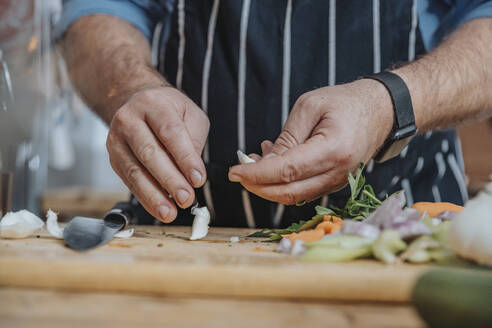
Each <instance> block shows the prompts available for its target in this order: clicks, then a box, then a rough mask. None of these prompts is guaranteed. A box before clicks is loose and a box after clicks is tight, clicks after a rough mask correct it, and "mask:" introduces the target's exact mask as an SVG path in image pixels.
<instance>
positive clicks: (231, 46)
mask: <svg viewBox="0 0 492 328" xmlns="http://www.w3.org/2000/svg"><path fill="white" fill-rule="evenodd" d="M416 2H417V1H416V0H414V1H412V0H399V1H396V0H380V1H379V0H373V1H367V0H343V1H334V0H330V1H329V0H317V1H316V0H282V1H281V0H243V1H239V0H186V1H184V0H177V1H176V6H175V8H174V11H173V12H172V14H171V15H170V19H167V23H168V24H169V25H168V27H169V29H167V31H168V33H166V35H165V36H164V37H163V38H162V42H161V56H160V62H159V70H160V71H161V73H162V74H163V75H164V76H165V77H166V79H167V80H168V81H169V82H170V83H171V84H173V85H174V86H176V87H178V88H179V89H181V90H183V92H185V93H186V94H187V95H188V96H189V97H190V98H191V99H192V100H193V101H195V102H196V103H197V104H198V106H201V107H202V108H203V109H204V110H205V111H206V112H207V113H208V116H209V118H210V121H211V129H210V135H209V139H208V145H207V149H206V150H205V154H204V158H205V161H206V164H207V168H208V177H209V182H208V184H207V186H206V188H205V192H206V194H205V195H203V194H202V193H199V194H198V197H199V200H200V202H201V203H202V204H205V203H207V204H208V205H209V207H213V208H214V211H215V217H214V221H213V224H214V225H217V226H232V227H243V226H256V227H271V226H272V225H274V226H279V225H280V226H284V225H287V224H290V223H291V222H293V221H298V220H300V219H305V218H309V217H311V216H312V215H313V213H314V209H313V207H314V205H315V204H314V203H312V204H307V205H305V206H303V207H296V206H286V207H283V206H279V205H278V204H276V203H271V202H268V201H265V200H263V199H260V198H259V197H257V196H255V195H252V194H249V193H247V192H246V191H245V190H244V189H243V188H242V187H241V186H240V185H239V184H237V183H231V182H229V180H228V178H227V172H228V169H229V167H230V166H232V165H234V164H236V163H237V158H236V150H237V149H242V150H244V151H246V152H247V153H252V152H255V153H261V150H260V143H261V141H263V140H265V139H269V140H275V139H276V137H277V136H278V135H279V133H280V131H281V127H282V124H283V122H284V121H285V119H286V116H287V114H288V110H289V109H290V108H292V106H293V105H294V103H295V101H296V99H297V98H298V97H299V96H300V95H302V94H303V93H305V92H308V91H310V90H313V89H316V88H320V87H323V86H326V85H333V84H339V83H345V82H350V81H353V80H354V79H357V78H358V77H360V76H363V75H367V74H371V73H374V72H378V71H380V70H384V69H387V68H390V67H392V66H393V65H398V64H399V63H404V62H407V61H409V60H413V59H414V57H416V56H418V55H422V54H424V52H425V50H424V47H423V43H422V39H421V36H420V32H419V29H418V23H417V8H416ZM366 176H367V180H368V182H369V183H370V184H372V185H373V187H374V189H375V191H376V193H378V194H379V195H380V197H383V196H384V195H385V194H390V193H392V192H395V191H397V190H401V189H404V190H405V192H406V193H407V198H408V202H409V204H411V203H412V202H415V201H424V200H425V201H450V202H453V203H457V204H463V202H464V200H465V199H466V197H467V196H466V188H465V185H464V182H463V165H462V161H461V152H460V149H459V142H458V139H457V136H456V133H455V131H454V130H450V131H439V132H433V133H427V134H425V135H421V136H418V137H415V138H414V139H413V141H412V142H411V143H410V145H409V146H408V147H407V149H405V151H404V152H403V153H402V154H401V156H399V157H397V158H395V159H392V160H390V161H388V162H386V163H383V164H374V163H372V162H371V163H370V164H369V165H368V167H367V169H366ZM205 196H207V197H205ZM347 196H348V189H347V188H346V189H344V190H342V191H340V192H338V193H335V194H332V195H330V196H329V198H328V201H329V203H333V204H336V205H338V206H340V205H343V203H344V202H345V200H346V198H347ZM324 201H325V202H326V199H324ZM316 203H319V201H318V202H316ZM148 220H149V218H147V219H144V218H142V220H141V222H145V223H149V221H148ZM175 222H176V223H177V224H189V223H190V222H191V217H190V216H189V215H188V214H187V213H186V211H184V212H183V211H181V212H180V216H179V218H178V219H177V220H176V221H175Z"/></svg>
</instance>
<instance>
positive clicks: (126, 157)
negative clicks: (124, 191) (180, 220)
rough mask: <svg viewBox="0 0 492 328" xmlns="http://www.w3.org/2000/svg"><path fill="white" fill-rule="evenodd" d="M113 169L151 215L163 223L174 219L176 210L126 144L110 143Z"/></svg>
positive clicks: (109, 148) (109, 149)
mask: <svg viewBox="0 0 492 328" xmlns="http://www.w3.org/2000/svg"><path fill="white" fill-rule="evenodd" d="M108 151H109V154H110V162H111V166H112V167H113V169H114V171H115V172H116V173H117V174H118V175H119V176H120V178H121V179H122V180H123V182H124V183H125V185H126V186H127V187H128V189H130V191H131V192H132V193H133V194H134V195H135V197H136V198H137V199H138V200H139V202H140V204H142V206H143V207H144V208H145V209H146V210H147V212H149V213H150V214H151V215H152V216H154V217H155V218H157V219H159V220H160V221H162V222H164V223H169V222H172V221H174V219H175V218H176V215H177V214H178V211H177V210H176V206H175V205H174V203H173V202H172V201H171V200H170V199H169V198H168V197H167V195H166V193H165V192H163V190H162V189H161V188H160V186H159V185H158V183H157V182H156V181H155V180H154V179H153V178H152V176H150V174H149V173H148V172H147V171H146V170H145V169H144V168H143V167H142V165H141V164H140V163H139V161H138V160H137V158H136V157H135V156H134V155H133V154H132V152H131V150H130V148H129V146H128V145H126V144H122V143H112V144H111V145H110V146H109V147H108Z"/></svg>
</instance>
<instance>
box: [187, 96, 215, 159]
mask: <svg viewBox="0 0 492 328" xmlns="http://www.w3.org/2000/svg"><path fill="white" fill-rule="evenodd" d="M186 108H187V109H186V111H185V113H184V117H183V120H184V124H185V126H186V130H187V132H188V135H189V137H190V139H191V142H192V143H193V146H194V147H195V150H196V152H197V154H198V155H201V154H202V152H203V148H204V147H205V143H206V141H207V137H208V132H209V129H210V121H209V119H208V117H207V115H206V114H205V113H204V112H203V111H202V110H201V109H200V108H199V107H198V106H197V105H195V104H194V103H193V102H192V101H191V100H190V101H189V103H187V106H186Z"/></svg>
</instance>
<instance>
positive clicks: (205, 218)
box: [190, 206, 210, 240]
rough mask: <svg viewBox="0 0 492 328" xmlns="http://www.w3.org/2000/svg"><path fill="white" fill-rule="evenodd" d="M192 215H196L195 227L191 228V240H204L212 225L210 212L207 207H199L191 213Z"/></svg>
mask: <svg viewBox="0 0 492 328" xmlns="http://www.w3.org/2000/svg"><path fill="white" fill-rule="evenodd" d="M191 214H193V215H195V219H194V220H193V225H192V227H191V237H190V240H197V239H202V238H204V237H205V236H206V235H207V233H208V224H209V223H210V212H209V211H208V208H207V207H206V206H204V207H197V208H194V209H193V210H192V211H191Z"/></svg>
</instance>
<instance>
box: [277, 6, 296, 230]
mask: <svg viewBox="0 0 492 328" xmlns="http://www.w3.org/2000/svg"><path fill="white" fill-rule="evenodd" d="M291 18H292V0H288V1H287V8H286V9H285V24H284V49H283V67H282V119H281V125H282V126H281V127H282V128H283V126H284V124H285V122H286V121H287V117H288V116H289V99H290V52H291ZM284 210H285V206H284V205H283V204H278V205H277V210H276V211H275V215H274V216H273V222H272V223H273V227H274V228H277V227H278V226H279V225H280V222H281V221H282V216H283V214H284Z"/></svg>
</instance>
